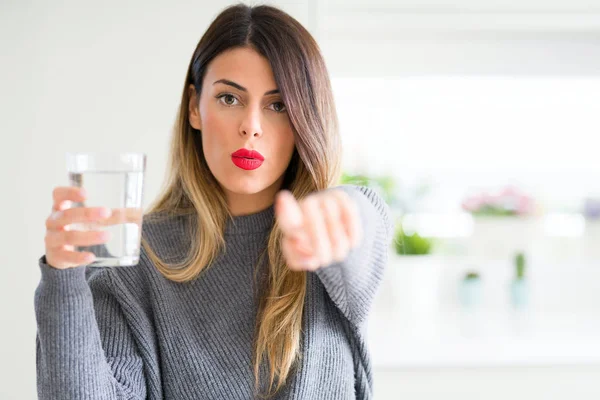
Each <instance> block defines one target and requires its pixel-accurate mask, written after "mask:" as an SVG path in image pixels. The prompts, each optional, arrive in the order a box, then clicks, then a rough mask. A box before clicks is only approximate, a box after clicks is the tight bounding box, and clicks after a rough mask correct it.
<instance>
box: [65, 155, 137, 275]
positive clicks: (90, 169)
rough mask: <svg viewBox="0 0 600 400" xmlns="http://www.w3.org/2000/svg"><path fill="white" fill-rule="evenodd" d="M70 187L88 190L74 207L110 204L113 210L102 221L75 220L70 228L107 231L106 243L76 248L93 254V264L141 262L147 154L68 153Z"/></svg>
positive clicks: (116, 264) (100, 265) (118, 264)
mask: <svg viewBox="0 0 600 400" xmlns="http://www.w3.org/2000/svg"><path fill="white" fill-rule="evenodd" d="M66 162H67V171H68V174H69V182H70V185H71V186H76V187H83V188H85V191H86V193H87V196H86V199H85V201H84V202H81V203H73V205H72V207H107V208H109V209H110V210H111V211H112V214H111V216H110V217H109V218H107V219H105V220H102V221H101V222H94V223H76V224H71V225H69V226H68V227H65V229H67V230H81V231H88V230H105V231H109V232H110V239H109V241H107V242H106V243H103V244H101V245H94V246H76V248H75V249H76V251H89V252H92V253H94V255H95V256H96V260H95V261H94V262H92V263H90V264H89V266H92V267H119V266H132V265H136V264H138V263H139V257H140V244H141V232H142V219H143V210H142V199H143V188H144V172H145V171H146V154H144V153H66Z"/></svg>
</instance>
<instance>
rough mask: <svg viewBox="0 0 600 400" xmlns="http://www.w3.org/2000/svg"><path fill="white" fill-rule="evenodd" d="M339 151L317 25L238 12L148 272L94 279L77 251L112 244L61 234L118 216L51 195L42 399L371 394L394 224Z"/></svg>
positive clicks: (226, 17) (187, 114)
mask: <svg viewBox="0 0 600 400" xmlns="http://www.w3.org/2000/svg"><path fill="white" fill-rule="evenodd" d="M365 140H368V137H365ZM340 143H341V141H340V137H339V134H338V130H337V117H336V111H335V107H334V102H333V96H332V92H331V87H330V82H329V77H328V73H327V70H326V67H325V64H324V62H323V58H322V56H321V54H320V51H319V48H318V46H317V44H316V43H315V41H314V39H313V38H312V37H311V35H310V34H309V33H308V32H307V31H306V29H304V28H303V27H302V26H301V25H300V24H299V23H298V22H297V21H296V20H295V19H293V18H292V17H290V16H289V15H287V14H285V13H284V12H282V11H280V10H278V9H276V8H273V7H270V6H256V7H249V6H246V5H236V6H232V7H229V8H227V9H225V10H224V11H223V12H222V13H221V14H220V15H219V16H217V18H216V19H215V20H214V21H213V23H212V24H211V25H210V27H209V28H208V30H207V31H206V33H205V34H204V36H203V37H202V38H201V40H200V42H199V43H198V45H197V47H196V49H195V51H194V53H193V55H192V58H191V61H190V64H189V68H188V71H187V77H186V79H185V83H184V88H183V93H182V99H181V106H180V109H179V116H178V120H177V123H176V126H175V129H174V134H173V139H172V147H171V153H170V157H171V160H170V161H171V164H170V165H171V168H170V170H169V172H170V176H169V180H168V182H167V183H168V184H167V185H166V186H165V188H166V189H165V191H164V193H162V194H161V196H159V198H158V199H157V200H156V202H155V203H154V204H153V205H152V207H150V209H149V211H148V212H147V213H146V215H144V218H143V225H142V249H141V254H140V262H139V264H138V265H136V266H132V267H117V268H107V267H105V268H91V267H88V265H87V264H89V262H90V261H91V260H90V259H88V258H86V257H88V256H90V255H93V254H90V253H88V252H84V251H73V249H74V246H91V245H101V244H102V243H105V241H106V238H105V237H103V234H102V232H101V231H97V232H95V231H92V232H79V231H68V230H65V226H67V225H69V224H72V223H75V222H84V221H98V222H102V221H105V222H106V221H108V219H107V215H102V214H101V213H100V211H102V210H100V209H97V208H87V207H79V208H69V204H70V202H81V201H83V200H84V198H85V195H84V193H82V192H81V191H80V189H77V188H75V187H58V188H56V189H55V190H54V193H53V203H54V204H53V212H52V214H51V216H50V217H48V219H47V221H46V227H47V234H46V239H45V242H46V253H45V255H43V256H42V257H41V258H40V260H39V266H40V269H41V281H40V284H39V286H38V288H37V290H36V293H35V311H36V319H37V327H38V332H37V379H38V381H37V382H38V394H39V398H40V399H252V398H262V397H264V398H266V397H268V398H279V399H310V400H317V399H336V400H339V399H355V398H358V399H368V398H371V397H372V391H373V376H372V370H371V364H370V356H369V352H368V348H367V346H366V338H365V333H366V321H367V317H368V314H369V310H370V307H371V304H372V300H373V298H374V295H375V293H376V290H377V288H378V286H379V283H380V281H381V278H382V274H383V270H384V266H385V263H386V260H387V251H388V248H389V244H390V239H391V232H392V223H391V221H390V214H389V209H388V207H387V205H386V204H385V202H383V201H382V199H381V198H380V197H379V196H378V195H377V194H376V193H375V192H373V191H372V190H370V189H369V188H367V187H362V186H354V185H338V184H337V183H338V182H339V178H340V157H341V154H340V151H341V145H340ZM86 267H87V268H86Z"/></svg>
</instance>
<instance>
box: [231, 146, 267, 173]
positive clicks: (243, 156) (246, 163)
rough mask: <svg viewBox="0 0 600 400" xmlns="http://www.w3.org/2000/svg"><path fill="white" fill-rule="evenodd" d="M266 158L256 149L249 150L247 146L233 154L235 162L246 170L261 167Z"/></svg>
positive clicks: (232, 157) (232, 159) (232, 158)
mask: <svg viewBox="0 0 600 400" xmlns="http://www.w3.org/2000/svg"><path fill="white" fill-rule="evenodd" d="M264 160H265V158H264V157H263V156H262V154H260V153H259V152H258V151H256V150H248V149H245V148H241V149H239V150H237V151H235V152H234V153H233V154H231V161H233V163H234V164H235V165H236V166H237V167H239V168H241V169H245V170H253V169H256V168H258V167H260V166H261V165H262V163H263V161H264Z"/></svg>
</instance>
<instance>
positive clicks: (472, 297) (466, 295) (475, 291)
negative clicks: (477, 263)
mask: <svg viewBox="0 0 600 400" xmlns="http://www.w3.org/2000/svg"><path fill="white" fill-rule="evenodd" d="M481 292H482V290H481V277H480V275H479V273H478V272H476V271H469V272H467V273H466V274H465V276H464V277H463V278H462V279H461V281H460V283H459V286H458V299H459V302H460V303H461V304H462V305H463V306H464V307H473V306H475V305H477V304H478V303H479V302H480V301H481Z"/></svg>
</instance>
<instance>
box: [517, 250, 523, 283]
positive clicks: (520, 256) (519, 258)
mask: <svg viewBox="0 0 600 400" xmlns="http://www.w3.org/2000/svg"><path fill="white" fill-rule="evenodd" d="M515 267H516V273H517V277H516V278H517V279H524V278H525V254H523V253H522V252H519V253H517V254H516V255H515Z"/></svg>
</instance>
